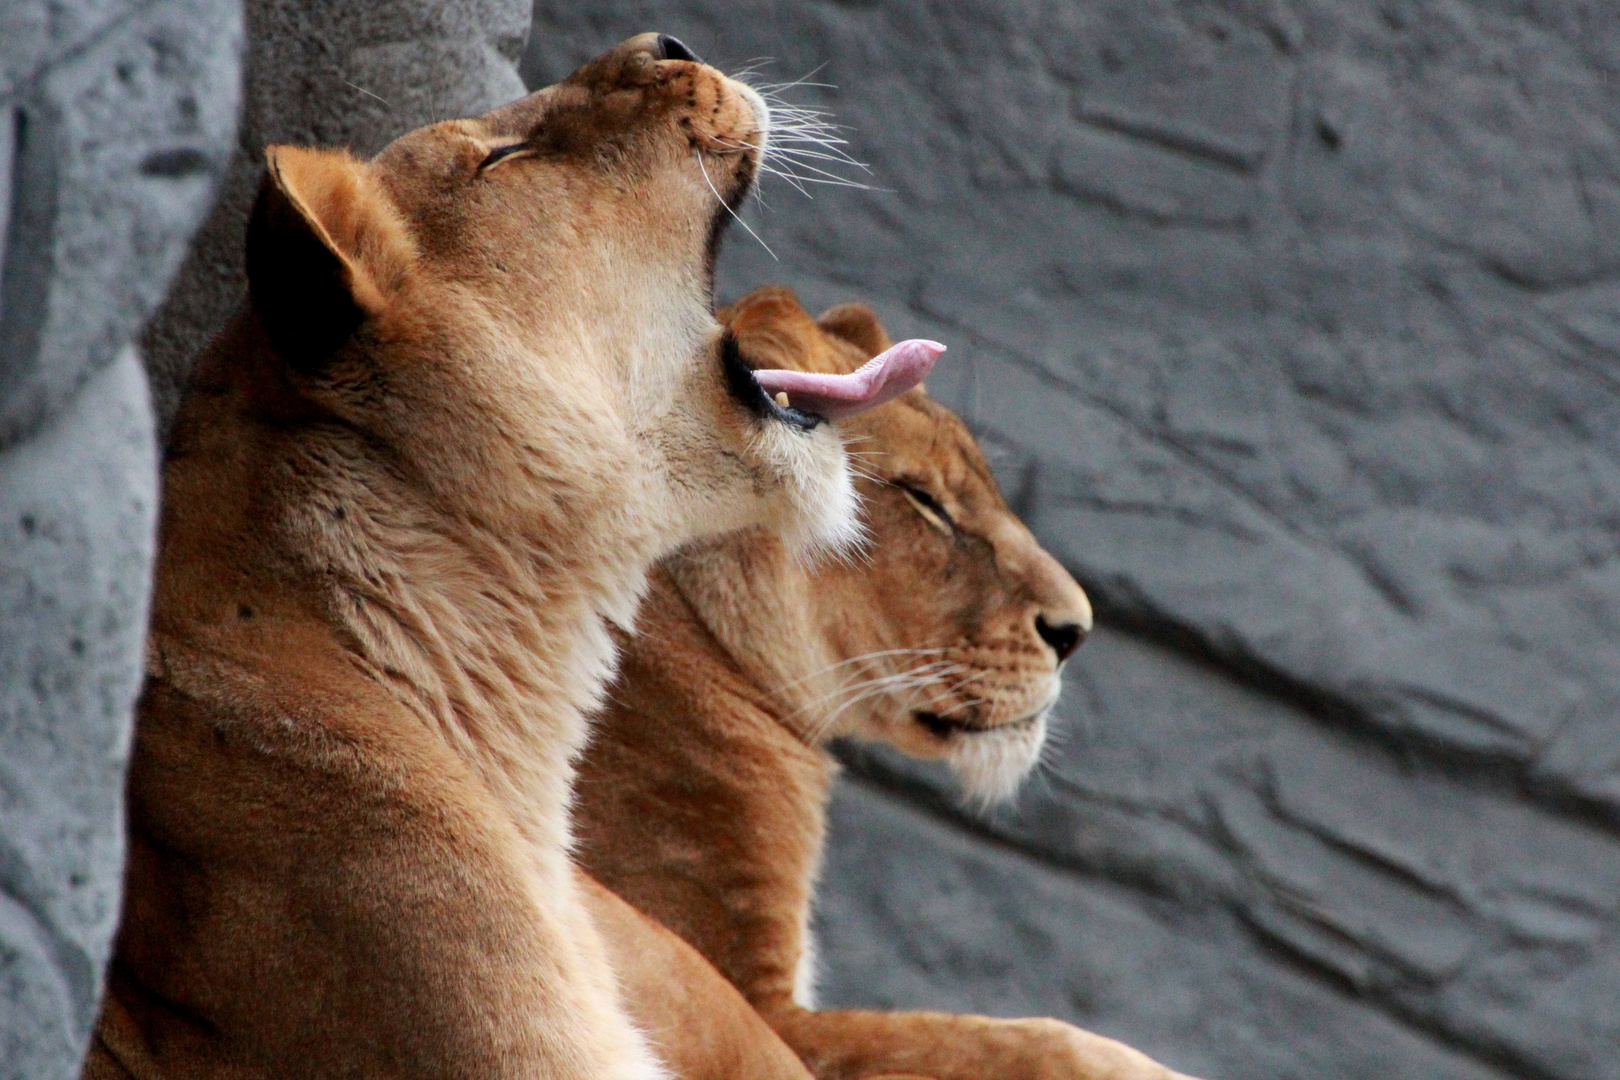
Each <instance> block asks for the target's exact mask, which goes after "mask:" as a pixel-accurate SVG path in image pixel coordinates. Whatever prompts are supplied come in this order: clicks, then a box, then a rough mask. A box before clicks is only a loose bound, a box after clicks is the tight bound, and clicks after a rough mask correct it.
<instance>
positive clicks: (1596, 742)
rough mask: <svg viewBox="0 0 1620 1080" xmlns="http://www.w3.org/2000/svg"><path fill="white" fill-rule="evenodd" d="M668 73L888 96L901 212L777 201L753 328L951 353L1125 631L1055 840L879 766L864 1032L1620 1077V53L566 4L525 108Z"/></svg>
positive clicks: (1303, 1063) (1098, 679)
mask: <svg viewBox="0 0 1620 1080" xmlns="http://www.w3.org/2000/svg"><path fill="white" fill-rule="evenodd" d="M646 29H657V30H661V31H664V32H668V33H673V34H677V35H679V36H680V37H682V38H683V39H684V40H685V41H686V42H687V43H688V44H689V45H691V46H692V47H693V48H694V49H696V50H697V51H698V52H699V53H700V54H702V55H704V56H705V57H706V58H708V59H710V60H711V61H713V62H716V63H719V64H720V65H722V66H726V67H730V68H732V69H733V70H735V69H737V68H741V67H743V66H746V65H748V64H750V63H753V62H756V61H758V60H759V59H760V58H764V57H770V58H774V60H772V61H771V62H770V63H769V65H768V66H766V67H764V68H762V69H761V74H760V76H759V77H760V78H762V79H765V80H768V81H777V82H786V81H790V80H793V79H796V78H799V77H803V76H806V75H811V76H812V81H815V82H823V83H830V84H833V85H834V87H836V88H835V89H826V88H817V87H800V88H798V89H797V90H793V91H789V92H788V94H789V96H790V97H791V98H792V99H794V100H796V101H798V102H800V103H814V104H821V105H824V106H826V107H828V108H831V109H832V110H834V111H835V112H836V115H837V118H838V119H839V120H840V121H841V122H842V123H844V124H846V125H848V126H849V128H850V131H849V132H848V135H849V139H850V144H851V151H852V153H853V154H854V155H855V156H856V157H858V158H860V159H861V160H863V161H865V162H867V163H868V164H869V165H870V166H871V170H872V171H871V173H870V175H869V176H868V175H865V174H859V173H857V172H855V171H854V170H851V169H848V168H845V169H844V170H843V172H844V174H845V175H848V176H853V177H855V178H857V179H863V180H866V181H867V182H868V183H869V184H870V185H871V186H872V190H865V191H862V190H851V189H839V188H816V189H812V193H813V194H814V196H815V198H814V199H813V200H807V199H805V198H804V197H803V196H801V195H799V194H797V193H796V192H794V191H793V190H792V189H791V188H790V187H788V186H787V185H786V184H785V183H784V182H782V181H780V180H776V181H774V182H768V183H767V184H766V185H765V188H764V192H763V194H764V200H765V205H763V206H755V207H753V208H752V209H751V210H750V211H749V214H748V217H749V220H750V222H751V224H752V225H753V227H754V228H755V230H756V231H757V232H758V233H759V235H760V237H761V238H762V239H763V241H764V242H765V243H766V244H768V245H769V246H770V247H771V248H772V249H773V250H774V251H775V253H776V255H778V256H779V257H780V261H779V262H778V261H775V260H773V259H772V258H771V256H770V255H768V254H767V253H766V252H765V251H764V249H763V248H762V246H761V245H759V244H755V243H753V242H752V241H751V240H749V239H748V237H747V236H745V235H743V234H741V233H734V234H733V235H732V237H731V239H730V241H729V249H728V252H727V254H726V256H725V258H724V261H723V265H722V273H721V282H722V291H723V292H724V293H726V294H728V295H735V294H737V293H739V292H741V291H742V290H744V289H746V288H748V287H751V286H753V285H756V284H761V283H764V282H768V281H783V282H787V283H789V284H791V285H793V286H795V287H796V288H798V289H799V290H800V292H801V295H802V296H803V297H804V298H805V300H806V302H807V303H808V304H810V305H811V306H812V307H814V306H816V305H822V304H830V303H833V302H837V301H841V300H845V299H850V298H861V299H866V300H868V301H871V302H873V303H874V304H875V306H876V307H877V308H878V309H879V310H880V311H881V312H882V314H883V315H884V316H885V318H886V319H887V321H888V323H889V325H890V328H891V329H892V330H894V331H895V332H896V334H897V336H906V335H910V334H921V335H926V336H931V337H938V338H939V339H941V340H943V341H945V342H947V343H948V344H950V345H951V346H952V348H953V351H952V352H951V353H950V354H949V356H948V357H947V358H946V360H945V361H944V363H943V364H942V365H941V370H940V372H939V374H938V377H937V378H936V379H935V380H934V383H933V388H934V391H935V392H936V393H937V394H938V395H939V396H941V397H942V398H944V399H945V400H946V401H948V402H950V403H951V404H953V405H954V406H956V407H957V408H959V409H960V410H962V411H963V412H964V413H965V414H966V415H967V416H968V417H969V418H970V420H971V421H972V422H973V424H974V425H975V427H976V428H977V430H978V431H980V432H981V433H982V434H983V435H984V436H985V437H986V439H987V440H988V441H989V442H990V443H991V444H992V445H993V446H994V447H995V448H996V450H997V458H998V468H999V469H1000V470H1001V473H1002V476H1003V479H1004V481H1005V484H1006V486H1007V489H1008V491H1009V492H1010V493H1011V495H1012V496H1013V497H1014V498H1015V500H1016V502H1017V504H1018V506H1019V507H1020V509H1021V510H1022V512H1024V513H1025V514H1026V515H1027V517H1028V518H1029V520H1030V521H1031V523H1032V525H1033V526H1034V528H1035V530H1036V531H1037V533H1038V534H1039V535H1040V536H1041V537H1042V539H1043V540H1044V541H1045V543H1047V544H1048V545H1049V546H1050V547H1051V548H1052V549H1053V550H1054V551H1056V552H1057V553H1059V554H1060V555H1061V557H1062V558H1063V559H1064V560H1065V562H1066V563H1067V564H1068V565H1069V566H1070V567H1071V568H1072V569H1073V570H1074V571H1075V572H1076V573H1077V574H1078V575H1079V576H1080V578H1081V579H1082V581H1083V582H1084V583H1085V584H1086V585H1087V587H1088V588H1089V589H1090V591H1091V593H1092V595H1093V597H1094V598H1095V599H1096V600H1097V601H1098V606H1099V610H1100V613H1101V616H1102V620H1103V626H1102V629H1101V630H1100V631H1099V633H1098V634H1097V636H1096V638H1095V640H1094V641H1093V642H1092V643H1090V644H1088V645H1087V646H1086V648H1084V649H1083V650H1082V651H1081V652H1080V653H1079V654H1078V656H1077V657H1076V659H1075V661H1074V662H1073V664H1072V665H1071V666H1072V669H1073V670H1072V671H1071V673H1070V676H1069V692H1068V694H1067V696H1066V699H1065V702H1064V704H1063V705H1062V706H1061V707H1060V708H1061V712H1062V715H1063V717H1064V722H1063V723H1062V724H1061V725H1059V727H1060V731H1059V735H1058V738H1059V740H1060V744H1059V746H1058V747H1057V749H1056V750H1055V752H1054V753H1053V755H1052V759H1051V763H1050V765H1049V767H1048V768H1047V769H1046V770H1045V771H1044V773H1043V775H1042V776H1041V777H1040V778H1038V779H1037V780H1035V781H1034V782H1033V783H1032V784H1031V785H1030V786H1029V788H1028V790H1027V791H1026V793H1025V794H1024V796H1023V797H1022V798H1021V799H1020V801H1019V803H1018V805H1017V806H1016V807H1015V808H1011V809H1006V810H1003V811H1000V812H997V813H996V814H994V815H992V816H990V817H989V818H987V819H976V818H973V817H972V816H970V815H967V814H964V813H962V812H961V811H960V810H958V809H957V806H956V803H955V801H954V799H953V797H952V795H951V793H950V792H949V790H948V785H947V784H945V782H944V781H943V780H942V779H941V778H939V777H938V776H937V775H935V774H933V773H931V772H928V771H926V770H919V769H916V768H913V767H909V766H907V765H906V764H905V763H903V762H899V761H897V760H895V759H894V758H892V757H890V756H885V755H875V754H862V753H858V752H853V751H852V752H851V753H850V755H849V757H850V761H851V762H852V764H853V765H854V773H855V779H854V780H853V781H852V782H851V783H849V784H848V785H846V786H845V788H844V789H843V790H842V791H841V793H840V795H839V797H838V800H837V802H836V805H835V814H834V818H835V826H836V827H835V832H834V843H833V849H832V851H831V854H830V859H829V866H828V881H827V895H826V898H825V903H824V906H823V910H822V916H821V924H822V928H821V935H822V943H823V949H822V953H823V966H824V969H825V974H824V979H823V986H824V995H823V996H824V999H825V1000H826V1001H828V1002H831V1003H861V1002H866V1003H879V1004H886V1005H937V1006H949V1007H959V1008H972V1009H980V1010H984V1011H987V1012H992V1013H1002V1014H1016V1013H1028V1012H1040V1013H1051V1014H1056V1015H1059V1016H1064V1017H1067V1018H1070V1019H1073V1020H1076V1021H1078V1022H1080V1023H1083V1024H1087V1025H1089V1026H1092V1027H1095V1028H1099V1029H1101V1030H1104V1031H1107V1032H1109V1033H1111V1034H1115V1035H1118V1036H1119V1037H1121V1038H1124V1039H1126V1040H1128V1041H1130V1042H1133V1043H1136V1044H1138V1045H1140V1046H1142V1047H1143V1048H1145V1049H1147V1050H1149V1051H1150V1052H1152V1053H1154V1054H1156V1055H1158V1056H1159V1057H1161V1058H1163V1059H1164V1060H1166V1061H1168V1062H1171V1063H1174V1064H1176V1065H1178V1066H1179V1067H1181V1068H1184V1069H1186V1070H1188V1071H1191V1072H1196V1073H1203V1074H1205V1075H1208V1076H1211V1077H1223V1078H1237V1077H1257V1078H1258V1077H1267V1078H1270V1077H1279V1078H1280V1077H1295V1076H1311V1077H1367V1078H1372V1077H1387V1076H1391V1075H1397V1074H1399V1075H1413V1076H1437V1077H1486V1076H1523V1077H1536V1078H1559V1080H1576V1078H1581V1080H1598V1078H1602V1080H1615V1078H1620V1058H1617V1056H1616V1055H1615V1053H1614V1048H1615V1047H1616V1046H1617V1045H1620V936H1617V931H1620V708H1617V706H1620V637H1617V630H1620V561H1617V557H1616V556H1617V552H1620V134H1617V125H1620V78H1617V75H1620V19H1616V18H1615V12H1614V11H1613V10H1611V9H1610V8H1609V7H1606V6H1604V5H1588V4H1579V3H1557V2H1529V3H1517V2H1516V3H1495V2H1487V0H1474V2H1471V3H1440V2H1429V3H1416V2H1411V3H1404V2H1399V0H1386V2H1382V3H1351V2H1345V0H1334V2H1316V3H1312V2H1293V3H1290V2H1286V0H1274V2H1272V0H1250V2H1245V0H1231V2H1227V3H1207V2H1204V3H1200V2H1174V3H1172V2H1168V0H1165V2H1156V0H1117V2H1112V3H1109V2H1102V0H1083V2H1075V0H1047V2H1035V0H1030V2H1011V0H976V2H972V3H969V2H958V0H938V2H933V3H929V2H923V0H896V2H892V3H882V4H876V3H864V2H855V0H848V2H833V0H811V2H796V3H791V4H790V3H772V2H765V0H736V2H731V3H726V4H718V3H710V2H707V0H685V2H678V3H657V4H654V3H650V2H641V0H638V2H627V3H618V4H613V5H605V4H598V5H583V6H582V5H575V4H565V3H561V2H552V0H539V2H538V3H537V5H536V24H535V29H534V33H533V35H532V37H531V41H530V47H529V50H528V53H527V54H526V57H525V67H524V71H525V74H526V76H527V77H528V78H529V80H530V82H531V83H536V84H537V83H540V82H545V81H549V80H551V79H552V78H555V77H557V76H559V75H561V74H563V73H565V72H566V71H567V70H568V69H569V68H570V67H572V65H573V64H575V63H576V62H578V61H579V60H582V59H584V58H585V57H587V56H589V55H591V54H592V53H594V52H595V51H597V50H598V49H600V48H602V47H603V46H604V45H606V44H608V43H610V42H612V41H615V40H617V39H619V38H620V37H623V36H625V35H627V34H629V33H632V32H636V31H640V30H646ZM812 73H813V75H812Z"/></svg>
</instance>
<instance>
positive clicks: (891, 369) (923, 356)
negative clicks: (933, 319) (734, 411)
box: [720, 330, 945, 431]
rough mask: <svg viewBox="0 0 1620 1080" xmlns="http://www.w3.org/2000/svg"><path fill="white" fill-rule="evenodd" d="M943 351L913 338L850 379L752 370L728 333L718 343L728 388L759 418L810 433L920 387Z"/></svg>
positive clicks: (805, 373)
mask: <svg viewBox="0 0 1620 1080" xmlns="http://www.w3.org/2000/svg"><path fill="white" fill-rule="evenodd" d="M944 351H945V346H943V345H941V344H940V343H939V342H937V341H925V340H922V339H920V338H911V339H909V340H906V341H902V342H900V344H898V345H895V346H892V347H891V348H888V349H885V350H884V351H883V352H881V353H879V354H878V355H877V356H874V357H873V358H872V359H870V360H868V361H867V362H866V363H865V364H862V365H861V366H860V367H859V368H857V369H856V370H854V371H852V372H850V373H849V374H848V375H823V374H820V373H817V372H810V371H790V370H786V369H782V368H759V369H755V368H750V367H749V366H748V363H747V361H746V360H744V359H743V355H742V350H741V349H740V348H739V347H738V345H737V338H736V336H735V335H733V334H732V333H731V332H730V331H729V330H728V331H727V332H726V334H725V336H724V337H723V338H722V339H721V343H720V359H721V363H722V364H723V365H724V367H725V372H726V386H727V388H728V389H730V391H731V395H732V396H733V397H734V398H736V399H737V401H738V402H739V403H741V404H742V405H743V407H744V408H746V409H748V410H749V411H750V412H752V413H754V414H755V415H756V416H759V417H760V418H762V419H768V420H779V421H782V422H783V423H786V424H791V425H792V426H793V427H796V428H798V429H800V430H801V431H811V430H813V429H814V428H815V427H816V426H817V425H818V424H820V423H821V422H822V421H823V420H843V419H845V418H847V417H851V416H855V415H856V414H858V413H862V412H865V411H866V410H867V409H871V408H876V407H877V406H879V405H881V404H883V403H884V402H885V401H892V400H894V399H895V398H897V397H899V396H900V395H901V394H903V393H905V392H906V391H907V390H910V389H911V388H912V387H914V386H917V385H919V384H920V383H921V382H922V381H923V380H924V379H925V378H927V377H928V373H929V372H930V371H931V370H933V367H934V361H936V360H938V359H939V357H940V354H941V353H943V352H944Z"/></svg>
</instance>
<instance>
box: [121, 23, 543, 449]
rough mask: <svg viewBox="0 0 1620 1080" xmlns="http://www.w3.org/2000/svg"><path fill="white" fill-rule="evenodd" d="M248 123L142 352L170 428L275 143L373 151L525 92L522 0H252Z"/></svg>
mask: <svg viewBox="0 0 1620 1080" xmlns="http://www.w3.org/2000/svg"><path fill="white" fill-rule="evenodd" d="M243 6H244V8H245V10H246V18H247V50H246V57H245V71H244V75H243V80H244V89H243V112H242V125H241V129H240V131H239V133H238V138H237V145H236V148H235V150H234V152H233V153H232V154H231V157H230V162H229V166H228V168H227V170H226V175H225V181H224V184H223V186H222V187H221V190H220V193H219V198H218V202H217V203H216V204H215V206H214V208H213V211H212V213H211V214H210V215H209V217H208V221H207V223H206V224H205V225H204V226H203V228H202V230H201V231H200V232H199V233H198V236H197V240H196V242H195V244H193V246H192V249H191V251H190V252H189V253H188V255H187V257H186V262H185V265H184V267H183V268H182V270H181V271H180V275H179V277H178V278H177V279H176V281H175V285H174V288H173V289H171V290H170V292H169V296H168V300H167V301H166V303H165V304H164V306H163V308H162V309H161V310H160V311H159V312H158V314H157V315H156V317H154V318H153V319H152V321H151V323H150V324H149V325H148V326H147V328H146V332H145V335H144V337H143V338H142V343H141V344H142V351H143V353H144V355H145V358H146V362H147V367H148V370H149V371H150V374H151V380H152V394H153V400H154V403H155V405H156V407H157V411H158V418H159V423H160V426H161V427H162V428H164V429H165V430H166V429H167V426H168V423H169V421H170V420H172V419H173V416H174V409H175V406H176V405H177V404H178V403H179V399H180V391H181V389H182V387H183V386H184V384H185V379H186V375H187V373H188V372H189V371H190V368H191V361H192V359H193V358H194V357H195V356H196V355H197V353H198V352H200V351H201V350H202V347H203V346H204V345H206V344H207V343H208V339H209V338H211V337H213V335H214V333H215V332H216V331H217V330H218V329H219V328H220V327H221V326H222V325H224V323H225V320H226V319H227V318H229V317H230V315H231V313H232V312H233V311H235V310H236V306H237V304H238V303H240V301H241V298H242V295H243V292H244V290H245V288H246V280H247V279H246V277H245V276H244V271H243V269H242V238H243V234H244V233H245V232H246V230H247V219H248V211H249V210H251V209H252V205H253V197H254V195H255V194H256V193H257V192H258V187H259V180H260V178H261V177H262V176H263V175H264V148H265V146H266V145H268V144H271V143H293V144H297V145H304V146H347V147H349V148H350V149H352V150H353V151H354V152H355V153H357V154H361V155H370V154H374V153H376V152H377V151H378V150H380V149H382V148H383V147H384V146H386V145H387V144H388V143H389V142H391V141H393V140H394V139H395V138H396V137H397V136H399V135H402V134H404V133H405V132H407V131H410V130H411V129H413V128H417V127H421V126H422V125H423V124H428V123H432V122H433V121H435V120H446V119H450V118H452V117H458V116H475V115H477V114H479V113H482V112H485V111H487V110H489V109H491V108H493V107H495V106H496V105H500V104H502V103H504V102H507V101H511V100H513V99H514V98H518V97H521V96H522V95H523V93H524V89H523V82H522V80H521V79H519V78H518V75H517V70H516V66H515V65H516V61H517V58H518V56H519V54H520V53H521V52H522V50H523V44H524V41H525V38H526V36H527V34H528V30H529V10H528V6H527V4H525V3H524V2H523V0H389V2H387V3H330V2H328V0H247V2H246V3H245V4H244V5H243Z"/></svg>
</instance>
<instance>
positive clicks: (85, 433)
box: [0, 0, 241, 1080]
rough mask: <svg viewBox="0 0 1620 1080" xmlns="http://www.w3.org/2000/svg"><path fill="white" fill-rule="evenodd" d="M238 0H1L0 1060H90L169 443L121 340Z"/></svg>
mask: <svg viewBox="0 0 1620 1080" xmlns="http://www.w3.org/2000/svg"><path fill="white" fill-rule="evenodd" d="M240 29H241V26H240V13H239V11H238V10H237V6H236V4H235V3H234V2H230V0H150V2H146V3H125V2H120V0H105V2H100V3H81V4H77V5H71V6H70V5H61V4H53V3H44V2H32V0H9V2H6V3H4V4H0V104H3V106H4V108H3V110H0V1077H3V1078H6V1080H11V1078H15V1077H28V1078H30V1080H48V1078H54V1077H71V1076H76V1075H77V1074H78V1068H79V1061H80V1058H81V1057H82V1054H83V1047H84V1040H85V1038H86V1036H87V1034H88V1032H89V1029H90V1024H91V1022H92V1020H93V1019H94V1016H95V1011H96V1005H97V1001H98V999H99V996H100V990H101V972H102V968H103V966H104V965H105V963H106V959H107V954H108V945H109V940H110V938H111V935H112V931H113V928H114V926H115V924H116V921H117V915H118V894H119V885H120V881H121V876H122V875H121V871H122V867H123V828H122V814H121V809H122V802H123V798H122V795H123V769H124V763H125V758H126V755H127V749H128V740H129V721H130V711H131V706H132V703H133V701H134V697H135V694H136V692H137V690H138V687H139V680H140V670H141V655H142V652H141V642H142V636H143V634H144V631H145V621H146V601H147V589H148V576H149V570H148V567H149V564H150V561H151V554H152V526H153V521H154V516H155V511H156V503H157V487H156V459H157V451H156V442H155V438H154V431H153V424H152V412H151V408H150V405H149V403H148V398H147V391H146V382H145V379H144V378H143V376H142V371H141V366H140V362H139V360H138V358H137V356H136V354H135V350H134V349H133V348H132V347H131V346H130V344H129V341H130V338H131V337H132V335H134V334H135V333H136V332H137V331H138V330H139V328H140V325H141V322H142V321H143V320H144V319H145V318H146V316H147V315H148V314H149V313H150V312H151V311H152V309H153V308H154V307H155V306H156V305H157V303H158V302H159V300H160V299H161V298H162V296H163V290H164V287H165V285H166V284H167V283H168V281H169V279H170V277H171V276H172V274H173V272H174V270H175V268H176V267H177V266H178V265H179V262H180V258H181V256H182V255H183V253H184V251H185V243H186V239H187V237H189V236H190V234H191V231H192V229H193V228H194V227H195V226H196V224H197V222H198V221H199V220H200V219H201V216H202V214H203V213H204V212H205V211H206V210H207V207H208V202H209V198H210V196H211V193H212V191H213V187H214V184H215V180H216V178H217V177H218V175H219V173H220V172H221V171H222V170H223V167H224V159H225V152H226V149H227V147H228V145H229V140H230V135H231V131H232V129H233V128H234V126H235V117H236V103H237V76H238V59H237V51H238V46H239V38H240Z"/></svg>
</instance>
